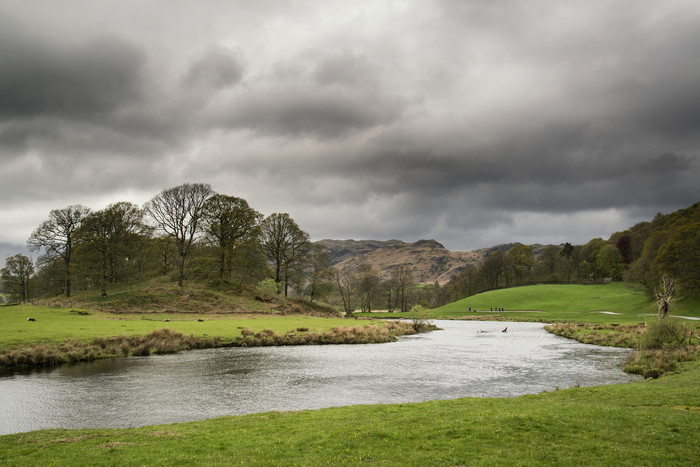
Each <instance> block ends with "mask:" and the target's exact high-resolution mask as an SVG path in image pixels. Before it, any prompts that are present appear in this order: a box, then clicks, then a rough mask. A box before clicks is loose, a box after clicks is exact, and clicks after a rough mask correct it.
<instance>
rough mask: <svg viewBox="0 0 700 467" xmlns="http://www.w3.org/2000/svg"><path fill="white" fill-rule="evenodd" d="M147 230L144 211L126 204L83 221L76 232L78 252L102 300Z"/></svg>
mask: <svg viewBox="0 0 700 467" xmlns="http://www.w3.org/2000/svg"><path fill="white" fill-rule="evenodd" d="M147 230H148V228H147V227H146V226H145V225H144V223H143V211H142V210H141V209H139V208H138V206H136V205H135V204H133V203H129V202H126V201H122V202H119V203H114V204H111V205H109V206H108V207H106V208H105V209H103V210H101V211H96V212H92V213H90V214H88V215H87V216H86V217H85V219H84V220H83V222H82V224H81V226H80V228H79V229H78V230H77V232H76V238H78V239H79V247H78V252H79V253H81V252H82V254H83V255H84V257H85V259H86V262H87V263H88V264H89V268H90V269H92V270H93V271H94V274H96V276H97V278H98V282H99V284H100V292H101V294H102V296H103V297H106V296H107V284H108V283H109V282H113V281H115V280H117V279H118V277H119V274H118V268H119V267H123V266H124V264H125V262H126V261H127V260H128V258H130V257H131V258H133V257H135V254H134V252H135V251H136V248H137V246H138V242H139V239H140V238H141V237H142V236H144V235H145V233H146V231H147Z"/></svg>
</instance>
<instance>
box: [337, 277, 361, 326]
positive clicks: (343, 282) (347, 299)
mask: <svg viewBox="0 0 700 467" xmlns="http://www.w3.org/2000/svg"><path fill="white" fill-rule="evenodd" d="M355 282H356V281H355V275H354V274H353V273H351V272H350V271H347V270H345V271H340V270H337V271H336V272H335V284H336V285H337V286H338V291H339V292H340V297H341V298H342V300H343V310H345V316H346V317H349V316H350V315H352V312H353V311H355V306H354V305H353V303H352V295H353V293H354V291H355Z"/></svg>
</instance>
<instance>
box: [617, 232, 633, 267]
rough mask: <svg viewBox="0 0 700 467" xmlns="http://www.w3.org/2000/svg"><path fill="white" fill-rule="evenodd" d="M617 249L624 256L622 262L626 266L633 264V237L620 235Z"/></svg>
mask: <svg viewBox="0 0 700 467" xmlns="http://www.w3.org/2000/svg"><path fill="white" fill-rule="evenodd" d="M615 247H617V249H618V250H620V254H621V255H622V262H623V263H625V264H630V263H631V262H632V259H633V258H632V235H630V234H624V235H620V236H619V237H618V238H617V241H616V242H615Z"/></svg>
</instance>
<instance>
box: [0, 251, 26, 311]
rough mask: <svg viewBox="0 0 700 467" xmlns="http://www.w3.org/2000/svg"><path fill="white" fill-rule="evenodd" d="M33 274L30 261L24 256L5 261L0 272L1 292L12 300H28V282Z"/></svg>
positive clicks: (15, 256) (16, 256)
mask: <svg viewBox="0 0 700 467" xmlns="http://www.w3.org/2000/svg"><path fill="white" fill-rule="evenodd" d="M33 274H34V264H32V260H31V259H29V258H27V257H26V256H24V255H14V256H10V257H9V258H7V259H5V267H4V268H2V269H1V270H0V282H2V289H3V291H4V292H5V293H6V294H8V295H10V297H11V298H12V299H13V300H16V301H18V302H26V301H27V300H29V296H30V295H29V281H30V279H31V277H32V275H33Z"/></svg>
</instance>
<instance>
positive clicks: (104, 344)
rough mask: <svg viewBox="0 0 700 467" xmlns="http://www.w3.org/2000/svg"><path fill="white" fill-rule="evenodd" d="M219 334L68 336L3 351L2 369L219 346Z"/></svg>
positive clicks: (168, 332) (164, 331) (0, 356)
mask: <svg viewBox="0 0 700 467" xmlns="http://www.w3.org/2000/svg"><path fill="white" fill-rule="evenodd" d="M220 345H221V339H219V338H216V337H215V338H202V337H194V336H191V335H190V336H185V335H183V334H180V333H179V332H175V331H172V330H170V329H167V328H163V329H158V330H155V331H153V332H152V333H150V334H147V335H145V336H115V337H96V338H95V339H93V340H92V341H87V342H86V341H76V340H66V341H63V342H61V343H59V344H39V345H33V346H19V347H16V348H14V349H12V350H9V351H7V352H4V353H2V354H0V370H11V369H16V368H38V367H46V366H55V365H60V364H62V363H76V362H90V361H93V360H96V359H99V358H109V357H124V356H129V355H135V356H145V355H150V354H167V353H174V352H179V351H181V350H192V349H202V348H207V347H218V346H220Z"/></svg>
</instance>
